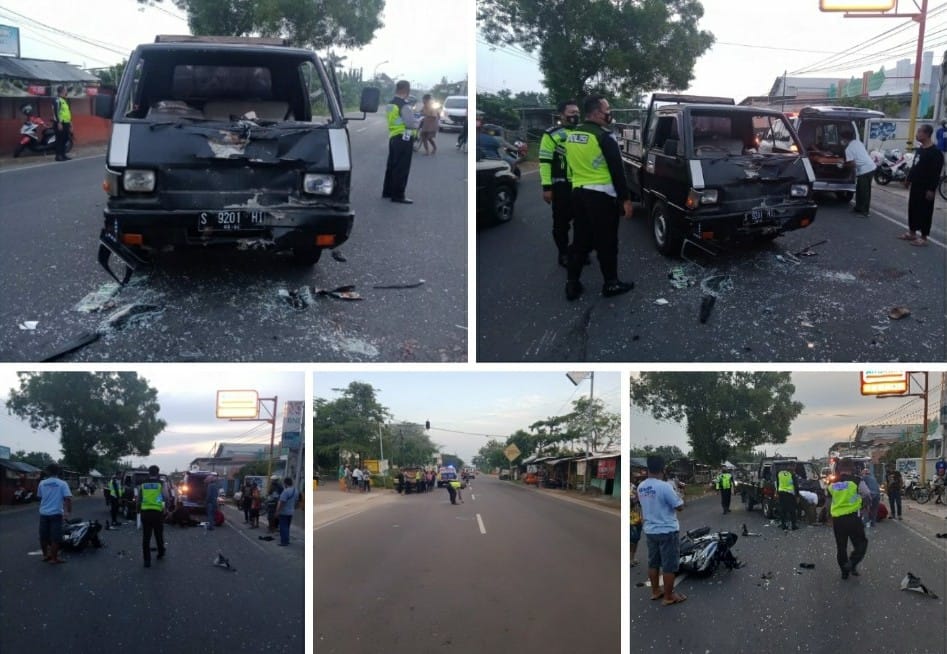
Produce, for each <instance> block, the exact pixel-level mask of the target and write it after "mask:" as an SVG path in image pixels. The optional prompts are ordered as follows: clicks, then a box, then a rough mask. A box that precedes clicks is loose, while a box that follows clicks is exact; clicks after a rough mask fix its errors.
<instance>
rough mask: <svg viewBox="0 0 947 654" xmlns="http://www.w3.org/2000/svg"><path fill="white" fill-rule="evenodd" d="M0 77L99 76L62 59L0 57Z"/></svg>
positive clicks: (48, 79) (77, 78)
mask: <svg viewBox="0 0 947 654" xmlns="http://www.w3.org/2000/svg"><path fill="white" fill-rule="evenodd" d="M0 77H13V78H16V79H25V80H36V81H44V82H98V81H99V78H98V77H96V76H95V75H93V74H92V73H87V72H85V71H84V70H82V69H81V68H79V67H77V66H73V65H72V64H67V63H66V62H64V61H49V60H46V59H18V58H16V57H0Z"/></svg>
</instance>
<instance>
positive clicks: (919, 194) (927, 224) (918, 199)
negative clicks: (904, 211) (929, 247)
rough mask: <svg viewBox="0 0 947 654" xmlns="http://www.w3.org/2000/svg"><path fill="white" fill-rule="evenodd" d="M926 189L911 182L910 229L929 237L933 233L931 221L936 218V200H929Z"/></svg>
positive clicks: (909, 195) (909, 202)
mask: <svg viewBox="0 0 947 654" xmlns="http://www.w3.org/2000/svg"><path fill="white" fill-rule="evenodd" d="M925 193H926V191H925V190H924V189H922V188H921V187H920V186H918V185H917V184H911V190H910V193H909V194H908V229H909V230H911V231H912V232H920V233H921V236H923V237H924V238H927V235H928V234H930V233H931V222H932V221H933V220H934V200H933V198H932V199H931V200H929V201H928V199H927V198H926V197H924V195H925Z"/></svg>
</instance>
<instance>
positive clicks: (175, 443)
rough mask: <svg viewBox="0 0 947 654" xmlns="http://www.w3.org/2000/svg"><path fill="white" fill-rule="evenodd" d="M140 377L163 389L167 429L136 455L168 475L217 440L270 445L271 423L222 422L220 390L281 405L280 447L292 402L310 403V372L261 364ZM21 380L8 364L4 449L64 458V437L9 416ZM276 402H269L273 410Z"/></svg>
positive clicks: (2, 378)
mask: <svg viewBox="0 0 947 654" xmlns="http://www.w3.org/2000/svg"><path fill="white" fill-rule="evenodd" d="M139 375H140V376H141V377H144V378H145V379H147V380H148V383H149V385H150V386H152V387H154V388H156V389H158V403H159V404H160V405H161V411H160V412H159V413H158V416H159V417H160V418H162V419H163V420H164V421H165V422H167V423H168V426H167V427H166V428H165V430H164V431H163V432H161V433H160V434H159V435H158V436H157V437H156V438H155V447H154V449H153V450H152V451H151V455H150V456H148V457H145V458H137V457H133V458H132V459H131V460H132V461H133V462H134V464H135V465H138V464H139V463H143V464H145V465H151V464H156V465H158V466H159V467H160V468H161V469H162V470H163V471H170V470H186V469H187V466H188V464H189V463H190V462H191V460H192V459H194V458H195V457H200V456H208V455H210V454H211V452H212V450H213V448H214V444H215V443H216V442H228V443H230V442H237V443H265V444H267V445H269V442H270V425H269V424H267V423H263V422H260V423H257V422H230V421H229V420H218V419H217V417H216V414H215V403H216V399H217V391H218V390H256V391H257V392H258V393H259V396H260V397H261V398H262V397H274V396H276V398H277V399H278V401H279V408H278V413H277V421H276V446H277V447H278V446H279V438H280V433H281V432H282V426H283V406H284V403H285V402H286V401H287V400H297V401H305V393H306V391H305V387H304V385H305V373H302V372H285V373H274V372H272V371H268V370H266V369H261V368H259V367H256V366H231V367H228V368H226V369H225V370H223V371H221V370H220V369H219V368H218V369H216V370H215V369H208V368H203V367H196V366H193V365H180V364H173V365H163V366H141V369H140V370H139ZM11 388H14V389H16V388H19V380H18V377H17V375H16V372H14V370H13V369H11V368H10V367H8V366H4V367H3V368H2V369H0V400H2V402H3V404H2V407H0V445H5V446H7V447H9V448H10V450H11V451H13V452H15V451H17V450H24V451H27V452H47V453H48V454H49V455H50V456H52V457H53V458H54V459H59V458H60V457H61V456H62V450H61V449H60V446H59V434H58V432H57V433H55V434H54V433H52V432H48V431H40V430H37V431H34V430H32V429H30V425H29V423H28V422H27V421H24V420H20V419H19V418H17V417H16V416H12V415H9V413H8V412H7V409H6V399H7V398H8V397H9V394H10V389H11ZM269 404H271V403H267V406H269Z"/></svg>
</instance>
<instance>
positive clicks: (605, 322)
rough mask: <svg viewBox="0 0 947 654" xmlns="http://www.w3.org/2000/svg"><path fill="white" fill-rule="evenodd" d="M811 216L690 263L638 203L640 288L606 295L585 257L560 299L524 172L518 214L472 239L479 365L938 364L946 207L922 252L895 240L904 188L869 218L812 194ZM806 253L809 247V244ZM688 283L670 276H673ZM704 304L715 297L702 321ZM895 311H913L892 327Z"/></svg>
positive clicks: (626, 252) (533, 187)
mask: <svg viewBox="0 0 947 654" xmlns="http://www.w3.org/2000/svg"><path fill="white" fill-rule="evenodd" d="M818 199H819V203H820V206H819V210H818V214H817V216H816V220H815V222H814V223H813V224H812V225H811V226H810V227H808V228H806V229H802V230H798V231H795V232H790V233H788V234H786V235H784V236H782V237H780V238H778V239H776V240H775V241H774V242H772V243H768V244H766V245H762V246H755V247H748V246H747V247H737V248H730V249H729V250H728V251H726V252H723V253H721V254H719V255H718V256H717V257H710V256H707V255H702V254H701V253H699V252H696V251H695V250H694V249H693V248H691V249H690V250H688V252H687V253H686V254H687V256H688V258H689V261H684V260H681V259H678V258H667V257H664V256H662V255H661V254H660V253H658V252H657V250H656V249H655V247H654V245H653V242H652V237H651V231H650V223H649V221H647V220H646V219H645V217H644V211H643V209H642V208H641V205H639V204H636V205H635V210H636V212H637V213H636V214H635V217H634V218H632V219H631V220H623V221H622V222H621V225H620V227H619V276H620V277H621V278H622V279H625V280H628V281H634V282H635V289H634V290H633V291H632V292H631V293H628V294H627V295H624V296H619V297H616V298H603V297H602V296H601V294H600V289H601V283H602V279H601V273H600V272H599V269H598V262H597V261H596V260H595V256H594V254H593V256H592V259H593V262H592V265H591V266H589V267H586V269H585V271H584V272H583V275H582V281H583V283H584V285H585V294H584V295H583V296H582V297H581V298H580V299H579V300H577V301H575V302H567V301H566V299H565V293H564V286H565V277H566V275H565V270H564V269H563V268H561V267H559V266H558V265H557V263H556V250H555V247H554V245H553V243H552V236H551V229H552V218H551V212H550V209H549V207H548V205H546V204H545V203H544V202H543V201H542V198H541V193H540V188H539V179H538V176H537V175H536V174H535V173H532V172H524V174H523V180H522V182H521V184H520V194H519V198H518V200H517V203H516V213H515V217H514V219H513V220H512V221H511V222H509V223H507V224H503V225H497V226H495V227H491V228H488V229H484V230H481V231H479V232H478V234H477V360H478V361H485V362H497V361H506V362H518V361H632V362H658V361H706V362H721V361H732V362H743V361H747V362H753V361H785V362H791V361H810V362H832V361H838V362H844V361H892V362H895V361H897V362H900V361H944V360H947V344H945V294H944V287H945V268H947V254H945V248H944V243H945V241H947V239H945V236H944V225H945V218H944V216H945V213H944V206H945V203H944V201H943V200H942V199H940V198H939V197H938V198H937V201H936V207H937V208H936V210H935V220H934V222H935V227H934V230H933V231H932V234H931V238H932V242H931V243H930V245H929V246H928V247H924V248H918V247H911V246H910V245H909V244H908V243H907V242H905V241H900V240H897V238H896V236H897V235H898V234H900V233H902V232H903V231H904V229H905V225H906V223H907V219H906V206H907V197H906V192H905V191H904V190H903V188H900V189H899V188H898V187H896V186H895V185H892V186H890V187H887V188H881V187H878V186H875V188H874V189H873V197H872V214H871V217H870V218H868V219H865V218H862V217H860V216H857V215H856V214H854V213H852V212H851V211H850V209H849V206H848V205H847V204H846V203H844V202H840V201H838V200H837V199H835V198H834V196H824V197H823V196H819V198H818ZM809 246H811V247H809ZM677 267H680V268H681V269H680V270H679V271H676V272H678V273H679V274H680V275H681V278H682V280H683V282H682V285H683V288H676V287H675V286H673V285H672V284H671V279H670V278H669V276H670V274H671V273H672V271H674V269H675V268H677ZM704 296H713V297H715V298H716V300H715V304H714V305H713V307H712V311H711V313H710V315H709V318H708V320H707V322H706V323H703V324H702V323H701V322H700V320H699V315H700V308H701V303H702V299H703V297H704ZM894 307H906V308H907V309H908V310H909V311H910V315H909V316H908V317H904V318H901V319H899V320H892V319H891V318H890V317H889V312H890V310H891V309H892V308H894Z"/></svg>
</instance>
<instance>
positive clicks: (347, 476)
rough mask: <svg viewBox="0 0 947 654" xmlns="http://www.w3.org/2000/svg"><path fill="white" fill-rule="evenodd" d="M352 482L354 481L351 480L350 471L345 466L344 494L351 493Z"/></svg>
mask: <svg viewBox="0 0 947 654" xmlns="http://www.w3.org/2000/svg"><path fill="white" fill-rule="evenodd" d="M353 481H354V479H353V478H352V469H351V468H350V467H349V466H345V492H346V493H351V492H352V482H353Z"/></svg>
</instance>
